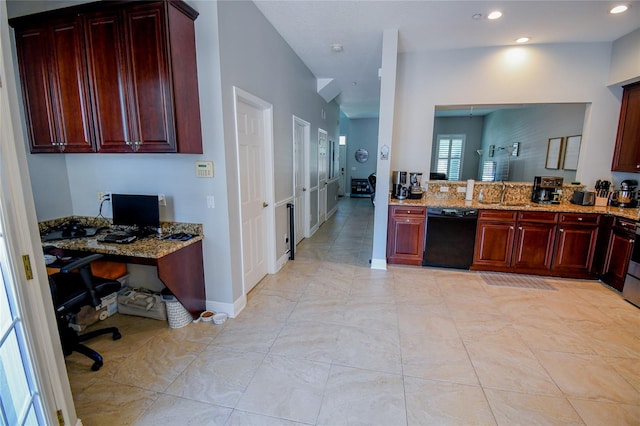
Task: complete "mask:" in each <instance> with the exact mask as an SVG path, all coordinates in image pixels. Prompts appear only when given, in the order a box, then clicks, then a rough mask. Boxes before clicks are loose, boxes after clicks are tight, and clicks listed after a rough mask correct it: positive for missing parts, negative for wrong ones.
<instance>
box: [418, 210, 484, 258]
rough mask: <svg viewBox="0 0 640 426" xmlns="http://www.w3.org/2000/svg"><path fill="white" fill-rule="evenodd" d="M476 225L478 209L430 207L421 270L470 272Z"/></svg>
mask: <svg viewBox="0 0 640 426" xmlns="http://www.w3.org/2000/svg"><path fill="white" fill-rule="evenodd" d="M477 223H478V210H476V209H468V208H443V207H429V208H428V209H427V231H426V232H425V235H426V237H425V238H426V241H425V245H424V255H423V257H422V266H439V267H444V268H458V269H469V267H470V266H471V264H472V263H473V247H474V245H475V240H476V225H477Z"/></svg>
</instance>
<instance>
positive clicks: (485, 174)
mask: <svg viewBox="0 0 640 426" xmlns="http://www.w3.org/2000/svg"><path fill="white" fill-rule="evenodd" d="M495 180H496V162H495V161H485V162H484V163H482V181H483V182H493V181H495Z"/></svg>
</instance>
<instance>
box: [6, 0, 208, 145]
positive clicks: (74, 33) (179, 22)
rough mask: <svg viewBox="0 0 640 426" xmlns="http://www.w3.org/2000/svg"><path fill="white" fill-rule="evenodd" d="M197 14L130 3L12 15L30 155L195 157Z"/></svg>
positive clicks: (163, 4)
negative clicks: (165, 154)
mask: <svg viewBox="0 0 640 426" xmlns="http://www.w3.org/2000/svg"><path fill="white" fill-rule="evenodd" d="M197 15H198V14H197V12H196V11H195V10H193V9H192V8H191V7H189V6H188V5H186V4H185V3H183V2H180V1H156V2H135V1H134V2H97V3H90V4H87V5H80V6H77V7H73V8H67V9H63V10H61V11H53V12H44V13H41V14H36V15H31V16H26V17H20V18H15V19H12V20H11V21H10V23H11V25H13V26H14V27H15V28H16V44H17V51H18V60H19V65H20V78H21V82H22V86H23V100H24V104H25V113H26V115H27V126H28V128H29V137H30V141H31V151H32V152H34V153H35V152H55V151H57V150H59V149H60V147H61V146H62V147H64V148H65V152H91V151H98V152H105V153H127V152H140V153H143V152H178V153H193V154H201V153H202V133H201V124H200V105H199V97H198V79H197V70H196V50H195V29H194V22H193V21H194V20H195V19H196V17H197ZM78 140H82V143H79V142H78ZM61 143H62V145H61Z"/></svg>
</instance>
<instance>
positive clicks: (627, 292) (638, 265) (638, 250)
mask: <svg viewBox="0 0 640 426" xmlns="http://www.w3.org/2000/svg"><path fill="white" fill-rule="evenodd" d="M639 236H640V222H639V223H636V244H634V245H633V252H632V253H631V261H630V262H629V269H628V270H627V277H626V278H625V280H624V287H623V288H622V297H624V298H625V300H627V301H629V302H631V303H633V304H634V305H636V306H637V307H640V244H638V238H639Z"/></svg>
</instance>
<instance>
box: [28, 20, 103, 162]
mask: <svg viewBox="0 0 640 426" xmlns="http://www.w3.org/2000/svg"><path fill="white" fill-rule="evenodd" d="M16 44H17V52H18V63H19V70H20V76H21V81H22V94H23V99H24V109H25V114H26V122H27V131H28V137H29V141H30V147H31V152H92V151H95V144H94V142H93V141H94V137H93V132H92V123H91V114H90V105H89V89H88V86H87V80H86V72H85V70H86V62H85V57H84V44H83V27H82V21H81V20H80V19H78V18H77V17H71V18H69V19H57V20H55V21H51V22H47V23H41V24H40V25H34V26H32V27H29V28H20V29H18V30H17V31H16Z"/></svg>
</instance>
